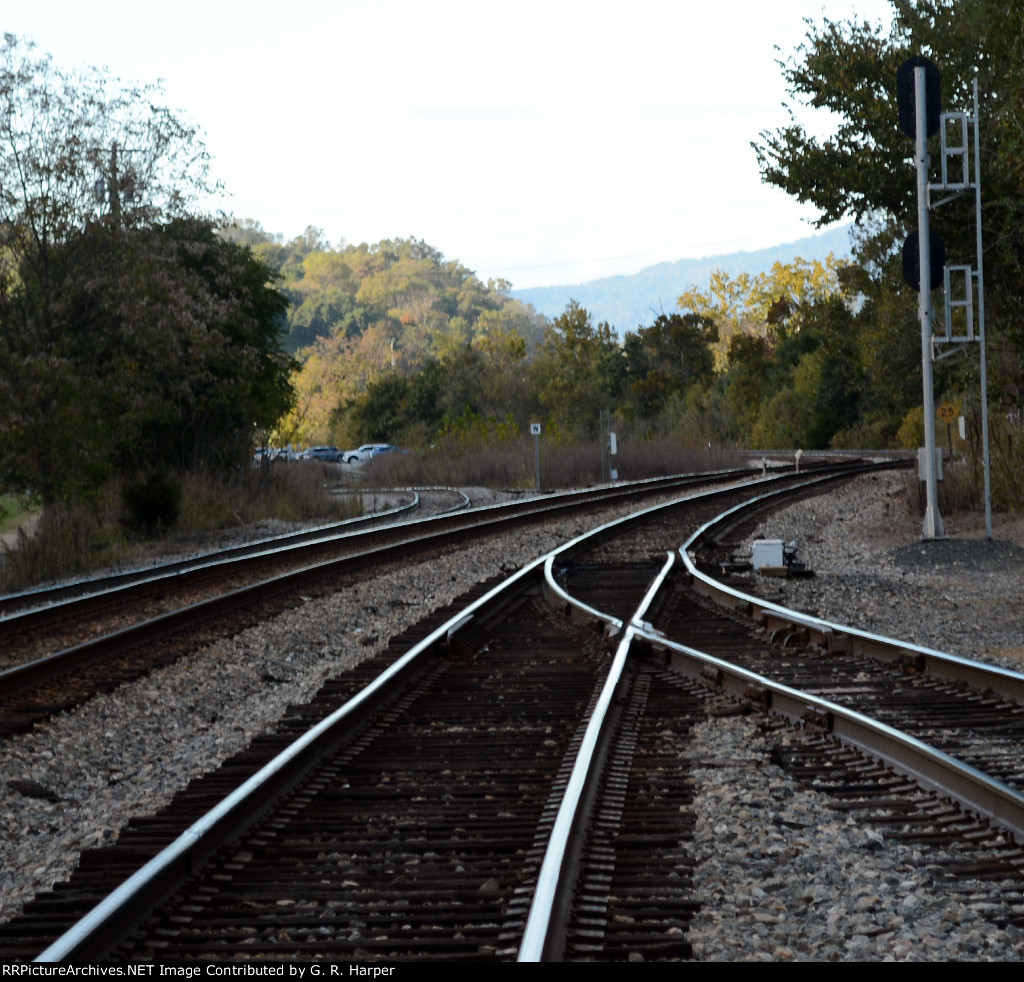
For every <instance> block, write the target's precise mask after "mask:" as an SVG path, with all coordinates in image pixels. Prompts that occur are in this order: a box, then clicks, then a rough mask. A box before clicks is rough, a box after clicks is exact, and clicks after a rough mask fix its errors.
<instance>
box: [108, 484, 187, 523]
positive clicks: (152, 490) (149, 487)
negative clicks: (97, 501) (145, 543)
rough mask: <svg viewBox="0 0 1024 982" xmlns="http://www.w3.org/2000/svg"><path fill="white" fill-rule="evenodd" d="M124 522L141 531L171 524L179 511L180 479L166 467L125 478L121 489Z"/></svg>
mask: <svg viewBox="0 0 1024 982" xmlns="http://www.w3.org/2000/svg"><path fill="white" fill-rule="evenodd" d="M121 500H122V501H123V502H124V507H125V509H126V511H127V513H128V525H129V527H131V528H132V529H134V530H135V531H138V532H142V533H144V534H145V535H153V534H154V533H156V532H166V531H169V530H170V529H172V528H174V526H175V525H176V524H177V522H178V515H179V513H180V511H181V481H179V480H178V478H177V477H176V476H175V475H174V474H170V473H168V472H167V471H153V472H151V473H149V474H147V475H146V477H144V478H141V479H136V480H134V481H129V482H128V483H127V484H125V486H124V487H123V488H122V490H121Z"/></svg>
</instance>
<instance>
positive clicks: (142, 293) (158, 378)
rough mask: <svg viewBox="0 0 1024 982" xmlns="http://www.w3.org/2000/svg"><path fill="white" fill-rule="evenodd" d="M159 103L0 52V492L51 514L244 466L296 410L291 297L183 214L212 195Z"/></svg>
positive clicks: (197, 147) (186, 136) (241, 251)
mask: <svg viewBox="0 0 1024 982" xmlns="http://www.w3.org/2000/svg"><path fill="white" fill-rule="evenodd" d="M158 94H159V93H158V90H157V89H155V88H153V87H143V88H140V87H124V86H123V85H122V84H121V83H120V82H116V81H114V80H112V79H110V78H109V77H108V76H107V75H106V73H104V72H100V71H95V70H90V71H86V72H82V73H78V74H70V73H66V72H62V71H60V70H59V69H57V68H56V67H54V66H53V65H52V63H51V61H50V59H49V58H45V57H38V56H37V55H36V54H35V49H34V47H33V46H32V45H30V44H25V43H23V42H20V41H18V39H17V38H15V37H13V36H11V35H6V36H5V37H4V42H3V45H2V46H0V228H2V229H3V242H2V243H0V245H2V249H0V480H2V481H5V482H6V483H7V484H9V485H10V486H11V487H13V488H16V489H27V490H31V491H33V492H36V493H38V494H39V495H40V496H41V497H42V498H43V500H44V501H46V502H48V503H50V502H54V501H57V500H64V501H74V500H77V499H85V498H92V497H94V496H95V495H96V494H98V492H99V490H100V489H101V488H102V487H103V486H104V485H105V484H106V483H107V482H109V481H111V480H112V479H113V478H114V477H115V476H117V475H130V474H134V473H138V472H145V471H147V470H150V469H153V468H155V467H170V468H176V469H180V468H197V467H206V468H225V467H228V468H230V467H235V466H238V464H240V463H241V462H243V461H244V460H245V459H246V458H247V457H248V453H249V450H250V442H251V436H252V432H253V429H254V428H255V427H267V426H270V425H271V424H272V423H273V422H274V421H275V420H276V419H277V418H278V417H280V416H281V415H282V413H283V412H284V411H285V410H286V409H287V407H288V405H289V403H290V399H291V388H290V384H289V375H290V373H291V371H292V368H293V365H292V362H291V361H290V359H288V358H287V357H285V356H284V355H283V353H282V352H281V351H280V346H279V332H280V328H281V325H282V323H283V319H284V315H285V311H286V309H287V301H286V298H285V297H284V296H283V295H282V294H280V293H279V292H278V291H277V290H275V289H274V288H273V286H272V285H271V284H270V282H269V280H270V271H269V270H268V268H267V267H266V266H264V265H263V264H262V263H259V262H258V261H257V260H255V259H254V257H253V256H252V253H251V252H250V251H249V249H248V248H247V247H245V246H242V245H239V244H236V243H234V242H230V241H227V240H225V239H222V238H218V236H217V235H216V234H215V233H214V230H213V227H212V225H211V224H210V223H208V222H206V221H203V220H199V219H196V218H193V217H191V216H190V215H189V214H188V205H189V204H190V203H191V202H193V201H194V200H196V198H197V197H199V196H200V195H204V194H207V193H209V192H211V191H212V190H214V189H215V188H214V186H213V185H212V184H211V183H210V181H209V178H208V164H207V156H206V153H205V150H204V148H203V146H202V143H201V142H200V140H199V138H198V134H197V133H196V131H195V129H194V128H191V127H189V126H187V125H185V124H183V123H182V122H180V120H178V119H177V117H176V116H175V115H174V114H172V113H170V112H169V111H168V110H166V109H163V108H161V107H159V106H158V105H157V104H156V97H157V96H158ZM249 232H250V233H252V232H254V230H252V229H250V230H249Z"/></svg>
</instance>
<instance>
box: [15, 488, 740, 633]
mask: <svg viewBox="0 0 1024 982" xmlns="http://www.w3.org/2000/svg"><path fill="white" fill-rule="evenodd" d="M756 473H758V472H757V470H756V469H753V468H742V469H735V470H724V471H710V472H706V473H700V474H676V475H672V476H669V477H659V478H648V479H646V480H643V481H632V482H622V483H619V484H611V485H600V486H598V487H596V488H586V489H583V490H575V491H562V492H557V493H555V494H549V495H541V496H534V497H530V498H525V499H523V500H520V501H507V502H499V503H497V504H492V505H482V506H479V507H476V508H461V509H453V510H452V511H450V512H445V513H444V514H440V515H428V516H425V517H422V518H416V519H411V520H409V521H406V522H398V523H394V524H391V525H387V526H385V527H383V528H375V529H356V530H354V531H353V530H352V529H348V528H344V523H342V525H341V526H338V527H339V528H342V531H340V532H337V533H335V532H331V531H330V529H331V528H333V527H332V526H327V527H326V528H327V530H328V531H327V533H326V534H320V530H307V531H304V532H296V533H290V534H289V535H287V536H282V537H280V542H278V541H277V540H274V539H271V540H267V541H268V542H269V543H270V544H269V546H268V545H267V542H259V543H251V544H250V545H248V546H236V547H234V548H233V549H229V550H226V551H223V552H215V553H210V554H208V555H207V556H205V557H199V558H198V559H197V558H196V557H193V558H192V559H189V560H180V561H178V562H175V563H169V564H166V565H164V566H157V567H149V568H148V569H146V570H142V571H129V572H127V573H125V574H115V577H114V579H115V584H114V586H113V587H112V588H111V589H109V590H101V591H99V592H97V591H96V590H95V589H93V590H91V591H90V590H89V584H90V583H95V582H97V581H95V580H85V581H79V583H78V584H75V585H70V586H69V587H68V588H67V589H69V590H73V591H74V590H77V593H74V594H73V595H72V596H69V597H66V598H65V599H63V600H57V601H56V602H50V603H44V604H43V605H42V606H34V607H30V608H27V609H19V610H16V611H14V612H12V613H8V614H7V615H6V616H0V632H4V631H11V630H17V631H22V630H25V629H27V628H30V627H32V626H33V625H34V624H36V623H45V622H49V621H51V619H52V618H53V616H54V614H55V613H56V614H59V613H63V612H67V611H69V610H73V609H74V607H75V606H76V605H85V604H87V603H89V602H91V601H92V600H93V599H94V598H95V597H96V596H99V595H103V593H107V594H109V595H111V596H114V595H118V596H123V597H129V596H131V591H133V590H143V589H148V588H150V587H152V586H153V585H154V584H157V583H159V582H161V581H163V580H168V581H171V580H173V581H174V583H175V585H176V586H180V585H182V584H184V583H185V582H186V581H187V579H188V578H189V577H192V576H198V575H202V574H204V573H207V572H208V571H210V570H212V569H214V570H215V569H230V568H232V567H233V566H234V565H235V564H242V563H245V562H251V561H253V560H254V559H258V558H268V557H273V556H278V555H280V556H284V555H288V554H289V553H298V552H300V551H304V550H306V551H308V550H313V549H318V550H322V549H326V548H328V547H330V546H331V545H333V544H334V543H335V542H336V541H340V540H346V541H351V542H355V543H359V542H360V541H361V540H364V539H370V538H372V537H375V536H381V535H387V536H389V537H394V538H400V537H401V536H403V535H404V536H408V535H416V534H419V530H420V529H422V528H433V529H436V530H438V531H464V530H465V529H467V528H473V527H476V526H477V525H484V524H487V523H491V524H495V525H500V524H501V523H502V522H503V521H506V522H507V521H511V520H513V519H515V518H526V517H536V516H543V515H544V514H545V513H548V512H550V513H552V515H554V514H555V513H556V512H557V511H559V510H563V511H564V510H568V509H572V508H574V507H584V506H586V505H594V506H596V505H600V504H602V503H605V504H607V503H611V502H615V501H618V500H621V499H623V498H629V497H631V496H633V495H636V494H642V493H648V494H654V493H658V492H661V491H668V490H671V489H673V488H679V487H687V486H692V485H694V484H704V483H713V482H716V481H728V480H730V479H737V480H739V479H741V478H743V477H750V476H751V475H754V474H756ZM466 516H473V517H471V518H469V519H467V518H466ZM481 519H482V520H481ZM120 576H123V577H124V578H125V579H124V580H123V581H120V580H119V579H118V578H119V577H120ZM99 582H101V583H102V582H105V579H104V578H101V579H100V581H99ZM55 589H56V590H57V591H58V593H59V592H60V591H61V590H62V589H64V588H60V587H58V588H55ZM44 592H45V591H44ZM38 595H39V596H42V594H38ZM5 599H6V598H0V605H2V603H3V602H4V601H5Z"/></svg>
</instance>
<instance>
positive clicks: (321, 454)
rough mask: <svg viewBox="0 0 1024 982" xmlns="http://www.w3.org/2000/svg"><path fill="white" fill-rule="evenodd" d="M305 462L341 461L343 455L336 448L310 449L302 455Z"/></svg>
mask: <svg viewBox="0 0 1024 982" xmlns="http://www.w3.org/2000/svg"><path fill="white" fill-rule="evenodd" d="M303 456H304V457H305V458H306V460H334V461H338V460H342V459H343V456H344V455H343V454H342V452H341V451H340V450H339V449H338V448H337V447H310V448H309V449H308V450H307V451H306V452H305V454H304V455H303Z"/></svg>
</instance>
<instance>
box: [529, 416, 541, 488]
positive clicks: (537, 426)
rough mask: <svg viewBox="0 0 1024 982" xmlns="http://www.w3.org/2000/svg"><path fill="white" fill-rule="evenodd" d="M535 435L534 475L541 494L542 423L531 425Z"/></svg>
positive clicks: (531, 430) (531, 431)
mask: <svg viewBox="0 0 1024 982" xmlns="http://www.w3.org/2000/svg"><path fill="white" fill-rule="evenodd" d="M530 433H532V434H533V474H534V477H535V478H536V481H537V494H540V423H531V424H530Z"/></svg>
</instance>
